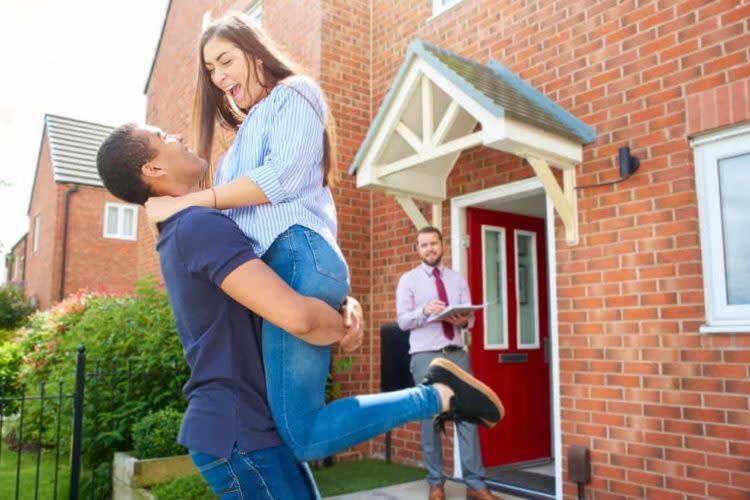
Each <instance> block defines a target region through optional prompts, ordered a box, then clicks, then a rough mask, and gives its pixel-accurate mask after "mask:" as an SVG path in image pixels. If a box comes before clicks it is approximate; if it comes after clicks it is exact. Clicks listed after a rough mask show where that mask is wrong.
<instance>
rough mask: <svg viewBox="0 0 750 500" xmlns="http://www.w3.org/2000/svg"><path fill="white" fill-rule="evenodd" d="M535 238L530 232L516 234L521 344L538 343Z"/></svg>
mask: <svg viewBox="0 0 750 500" xmlns="http://www.w3.org/2000/svg"><path fill="white" fill-rule="evenodd" d="M535 246H536V245H535V238H534V237H533V236H532V235H530V234H522V233H517V234H516V273H517V275H516V280H517V288H516V291H517V294H518V297H517V300H518V332H519V344H521V345H536V344H537V343H538V339H537V329H536V293H535V288H534V283H535V282H536V259H535V258H534V255H535V253H534V251H535Z"/></svg>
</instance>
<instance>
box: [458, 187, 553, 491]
mask: <svg viewBox="0 0 750 500" xmlns="http://www.w3.org/2000/svg"><path fill="white" fill-rule="evenodd" d="M537 192H538V193H539V194H542V193H545V191H544V186H543V185H542V183H541V181H540V180H539V178H538V177H532V178H529V179H524V180H521V181H517V182H511V183H508V184H503V185H501V186H495V187H492V188H488V189H483V190H481V191H475V192H473V193H468V194H465V195H462V196H457V197H455V198H453V199H451V262H452V267H453V269H454V270H455V271H457V272H459V273H461V275H462V276H464V277H467V278H468V274H469V273H468V268H467V250H466V248H467V246H468V245H467V243H468V233H467V230H466V208H467V207H473V206H476V205H478V204H480V203H483V202H486V201H490V200H503V201H512V200H516V199H519V198H525V197H527V196H529V195H531V194H536V193H537ZM545 202H546V203H545V205H546V207H545V209H546V218H545V222H546V223H545V227H546V237H547V281H548V283H547V286H548V295H549V325H550V332H549V337H550V347H549V348H550V355H551V360H552V435H553V454H554V457H555V478H556V481H555V496H556V498H562V495H563V489H562V486H563V477H562V432H561V431H562V429H561V425H560V420H561V417H560V355H559V354H560V353H559V350H558V329H557V280H556V276H557V258H556V255H555V248H556V245H555V225H554V221H555V212H554V207H553V205H552V200H551V199H550V198H549V196H548V195H547V194H545ZM510 411H513V409H512V408H511V409H510ZM457 458H458V457H457ZM455 463H456V466H455V467H454V468H456V469H460V461H459V460H456V461H455Z"/></svg>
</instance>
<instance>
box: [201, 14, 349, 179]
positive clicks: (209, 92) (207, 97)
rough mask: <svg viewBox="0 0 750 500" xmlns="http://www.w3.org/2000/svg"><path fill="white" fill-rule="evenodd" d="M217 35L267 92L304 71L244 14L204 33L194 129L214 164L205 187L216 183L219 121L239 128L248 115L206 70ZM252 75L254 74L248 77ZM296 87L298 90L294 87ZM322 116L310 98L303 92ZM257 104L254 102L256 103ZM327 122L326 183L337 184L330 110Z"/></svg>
mask: <svg viewBox="0 0 750 500" xmlns="http://www.w3.org/2000/svg"><path fill="white" fill-rule="evenodd" d="M214 37H219V38H222V39H224V40H226V41H228V42H230V43H232V44H234V45H236V46H237V47H238V48H239V49H240V50H241V51H242V53H243V54H244V56H245V60H246V61H247V64H248V67H249V68H250V69H251V71H252V73H253V74H254V75H253V76H254V77H255V78H256V80H257V81H258V82H263V83H262V85H263V86H264V88H265V90H266V93H269V92H270V91H271V89H273V88H274V87H275V86H276V85H278V84H280V83H281V84H283V80H285V79H286V78H289V77H290V76H294V75H297V74H300V72H299V71H298V70H297V68H296V65H295V64H294V63H293V62H291V60H289V58H287V57H286V56H285V55H284V54H283V52H282V51H281V50H279V49H278V48H277V47H275V45H274V43H273V42H272V41H271V40H270V39H269V38H268V37H267V36H266V35H265V33H264V32H263V29H262V28H260V27H256V26H254V25H253V24H252V23H251V22H250V20H249V18H248V17H246V16H245V15H244V14H240V13H232V14H229V15H226V16H224V17H222V18H220V19H218V20H216V21H214V22H213V23H211V24H210V25H209V26H208V27H207V28H206V29H205V30H204V31H203V33H202V34H201V37H200V41H199V43H198V78H197V85H196V89H195V99H194V102H193V130H192V142H193V144H194V145H195V149H196V151H197V153H198V155H199V156H200V157H201V158H204V159H205V160H206V161H207V162H208V164H209V165H210V167H209V168H208V170H207V171H206V174H205V175H204V178H203V180H202V182H201V185H202V186H203V187H208V186H211V185H212V184H213V177H214V166H213V164H212V162H211V147H212V144H213V139H214V132H215V129H216V123H217V122H218V123H219V124H221V125H222V126H224V127H227V128H230V129H232V130H235V131H236V130H237V129H239V128H240V125H242V121H243V120H244V118H245V115H244V113H240V112H238V110H236V109H233V107H232V106H231V105H230V103H229V100H228V99H227V98H226V94H225V93H224V92H223V91H222V90H220V89H219V88H217V87H216V86H215V85H214V84H213V82H212V81H211V75H210V73H209V72H208V70H207V69H206V66H205V60H204V58H203V49H204V47H205V46H206V43H208V41H209V40H211V39H212V38H214ZM256 59H260V60H261V61H262V62H263V64H262V71H263V75H262V76H263V78H262V79H261V75H260V74H259V68H258V66H259V65H256V64H255V60H256ZM248 78H250V76H248ZM246 88H247V87H246ZM290 88H292V89H293V87H290ZM293 90H294V89H293ZM299 94H300V95H301V96H302V97H304V98H305V100H307V101H308V102H309V103H310V105H311V106H312V107H313V109H314V110H315V112H316V113H318V114H319V115H320V113H321V112H322V110H319V109H317V106H315V105H313V103H312V102H310V100H309V99H308V98H307V97H306V96H304V95H303V94H302V93H299ZM253 105H254V104H253ZM320 119H321V121H322V122H323V124H324V127H325V129H324V132H323V185H324V186H329V185H333V184H334V181H335V176H336V127H335V124H334V121H333V116H332V115H331V113H330V111H329V112H328V113H327V116H320Z"/></svg>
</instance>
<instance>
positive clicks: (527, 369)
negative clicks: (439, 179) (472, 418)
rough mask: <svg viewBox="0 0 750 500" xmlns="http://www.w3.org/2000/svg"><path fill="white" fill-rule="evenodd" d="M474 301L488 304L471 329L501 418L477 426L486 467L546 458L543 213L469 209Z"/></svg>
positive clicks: (475, 359)
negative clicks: (498, 400)
mask: <svg viewBox="0 0 750 500" xmlns="http://www.w3.org/2000/svg"><path fill="white" fill-rule="evenodd" d="M466 218H467V227H468V229H469V252H468V264H469V287H470V288H471V293H472V302H473V303H475V304H480V303H487V306H486V307H485V308H484V309H483V310H482V311H481V312H480V313H479V314H477V315H476V321H475V324H474V328H473V329H472V334H471V364H472V368H473V370H474V373H475V374H476V375H477V376H478V377H479V379H480V380H482V381H483V382H484V383H486V384H488V385H489V386H490V387H492V388H493V389H494V390H495V391H496V392H497V393H498V395H499V396H500V398H501V399H502V401H503V405H504V406H505V418H504V419H503V421H502V422H500V424H498V425H497V426H495V428H494V429H492V430H487V429H484V428H482V429H480V434H479V437H480V440H481V445H482V459H483V461H484V465H485V466H486V467H493V466H497V465H505V464H510V463H514V462H520V461H526V460H534V459H539V458H546V457H550V456H551V439H550V385H549V384H550V380H549V360H548V357H547V353H548V349H547V347H548V346H547V340H548V329H549V317H548V309H547V307H548V301H547V260H546V256H545V248H546V244H545V238H544V219H540V218H537V217H527V216H522V215H516V214H510V213H505V212H493V211H490V210H482V209H476V208H473V209H467V211H466Z"/></svg>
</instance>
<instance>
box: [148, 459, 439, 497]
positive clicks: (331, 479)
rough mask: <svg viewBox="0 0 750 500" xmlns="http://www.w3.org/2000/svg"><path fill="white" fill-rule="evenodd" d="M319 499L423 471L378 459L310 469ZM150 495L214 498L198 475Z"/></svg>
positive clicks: (420, 475)
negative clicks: (316, 485)
mask: <svg viewBox="0 0 750 500" xmlns="http://www.w3.org/2000/svg"><path fill="white" fill-rule="evenodd" d="M313 474H314V475H315V481H316V482H317V483H318V488H319V489H320V494H321V495H322V496H323V497H328V496H334V495H342V494H344V493H352V492H355V491H363V490H371V489H373V488H380V487H383V486H389V485H392V484H399V483H405V482H408V481H415V480H417V479H423V478H424V477H425V472H424V470H422V469H418V468H416V467H409V466H406V465H396V464H386V463H385V462H383V461H382V460H361V461H358V462H337V463H335V464H334V465H333V467H321V468H319V469H313ZM152 492H153V493H154V495H156V497H157V498H159V500H208V499H213V498H217V497H216V496H215V495H213V494H212V493H211V490H209V488H208V485H207V484H206V482H205V481H204V480H203V479H202V478H201V477H200V476H198V475H196V476H189V477H186V478H181V479H178V480H176V481H172V482H170V483H165V484H161V485H159V486H156V487H155V488H154V489H153V490H152Z"/></svg>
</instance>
